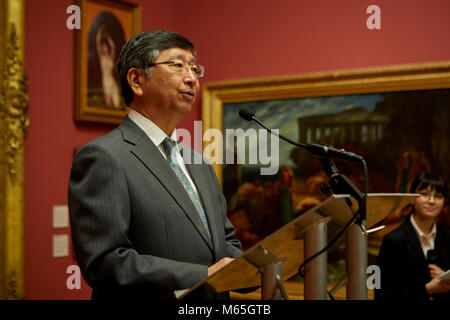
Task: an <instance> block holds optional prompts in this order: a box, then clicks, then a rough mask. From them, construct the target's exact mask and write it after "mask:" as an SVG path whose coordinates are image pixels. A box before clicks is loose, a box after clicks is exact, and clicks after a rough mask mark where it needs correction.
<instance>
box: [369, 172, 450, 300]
mask: <svg viewBox="0 0 450 320" xmlns="http://www.w3.org/2000/svg"><path fill="white" fill-rule="evenodd" d="M410 192H412V193H418V194H419V197H417V199H416V200H415V202H414V205H413V206H411V210H410V211H411V212H410V214H409V215H408V216H407V217H406V219H405V221H404V222H403V224H402V225H401V226H400V227H399V228H397V229H396V230H394V231H392V232H391V233H389V234H387V235H386V236H385V237H384V239H383V243H382V245H381V248H380V253H379V255H378V257H377V265H378V266H379V267H380V270H381V288H380V289H376V290H375V298H376V299H377V300H378V299H380V300H381V299H386V298H387V299H391V298H402V299H406V298H407V299H418V300H428V299H435V300H441V299H444V300H449V301H450V280H443V279H440V278H438V277H439V276H440V275H441V274H443V273H444V272H445V271H447V270H448V269H450V230H448V229H444V228H442V227H440V226H438V225H437V224H436V217H437V216H438V215H439V214H440V213H441V211H442V208H443V207H444V205H445V203H446V197H447V195H448V187H447V183H446V182H445V180H444V179H443V178H442V177H440V176H439V175H437V174H435V173H422V174H420V175H419V176H417V177H416V179H415V180H414V182H413V183H412V185H411V188H410Z"/></svg>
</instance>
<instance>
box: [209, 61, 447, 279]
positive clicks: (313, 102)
mask: <svg viewBox="0 0 450 320" xmlns="http://www.w3.org/2000/svg"><path fill="white" fill-rule="evenodd" d="M241 109H247V110H249V111H250V112H252V113H254V114H255V116H256V117H257V118H258V119H259V120H261V121H262V122H263V123H265V124H266V125H267V126H268V127H271V128H274V129H279V132H280V133H281V134H283V135H285V136H287V137H289V138H290V139H292V140H294V141H298V142H302V143H306V142H314V143H327V144H331V145H333V146H335V147H338V148H344V149H346V150H349V151H352V152H355V153H357V154H359V155H362V156H363V157H364V159H365V160H366V162H367V166H368V171H369V192H376V193H385V192H386V193H391V192H392V193H397V192H408V191H409V190H408V187H409V185H410V184H411V182H412V179H414V177H415V176H416V175H417V174H418V173H420V172H421V171H424V170H434V171H437V172H439V173H440V174H442V175H443V176H445V177H446V178H447V180H448V181H450V166H449V165H448V161H449V159H450V123H449V119H450V62H439V63H427V64H415V65H402V66H393V67H382V68H375V69H361V70H351V71H337V72H325V73H313V74H305V75H299V76H287V77H278V78H266V79H250V80H238V81H226V82H215V83H207V84H205V85H204V87H203V111H202V112H203V130H204V132H206V131H207V130H208V129H218V130H220V131H221V132H223V141H222V147H221V148H220V150H216V151H217V152H222V153H223V155H222V156H221V157H219V158H221V159H224V161H222V162H221V163H219V162H218V161H215V162H214V161H213V165H214V168H215V170H216V174H217V176H218V177H219V180H220V182H221V183H222V186H223V191H224V194H225V196H226V199H227V202H228V217H229V218H230V220H231V221H232V222H233V224H234V225H235V227H236V229H237V236H238V237H239V238H240V240H241V241H242V243H243V246H244V249H248V248H250V247H251V246H253V245H254V244H256V243H257V242H258V241H259V240H261V239H263V238H264V237H265V236H267V235H269V234H270V233H272V232H274V231H275V230H277V229H278V228H280V227H281V226H282V225H284V224H285V223H287V222H289V221H290V220H292V219H293V218H295V217H296V216H298V215H299V214H301V213H302V212H305V210H307V209H309V208H311V207H313V206H315V205H317V204H318V203H320V202H321V201H322V200H324V199H325V198H326V197H327V196H326V195H324V194H323V192H322V191H321V184H323V183H326V182H328V177H327V175H326V174H325V173H324V171H323V169H322V166H321V163H320V161H319V160H318V159H317V158H316V157H314V156H311V155H310V154H309V153H308V152H307V151H305V150H303V149H299V148H296V147H294V146H292V145H290V144H287V143H285V142H284V141H281V140H280V142H279V146H278V148H277V149H274V150H273V151H274V152H277V153H278V154H277V155H272V156H276V157H273V161H274V162H275V163H276V165H277V170H276V172H275V171H274V170H272V172H273V174H270V175H263V174H261V172H262V171H261V168H262V167H264V166H266V167H267V166H268V164H267V159H265V162H263V161H260V159H257V161H253V162H252V163H250V162H251V161H249V160H251V159H250V154H254V155H258V154H259V153H258V152H256V151H255V152H253V151H254V150H252V148H258V147H261V141H259V140H258V139H255V140H252V139H251V137H250V135H248V137H247V140H246V141H247V142H248V143H246V144H244V145H242V144H241V146H239V145H238V144H231V146H232V147H231V148H230V144H229V143H228V142H229V141H230V140H229V139H230V136H229V135H228V134H227V132H231V133H233V134H234V135H236V132H237V130H236V129H238V128H240V129H242V130H241V134H246V133H247V132H249V129H254V131H255V132H257V130H259V129H260V128H261V127H260V126H258V124H257V123H255V122H248V121H245V120H244V119H242V118H241V117H240V116H239V114H238V113H239V110H241ZM234 138H236V137H234ZM204 139H205V137H204ZM227 141H228V142H227ZM251 141H253V143H252V142H251ZM255 141H256V142H255ZM227 143H228V144H227ZM210 144H211V142H210V141H208V140H207V141H204V149H205V150H206V149H207V148H209V149H208V150H211V148H210ZM267 144H268V145H270V143H267ZM230 151H232V152H233V151H234V152H235V153H236V154H237V157H236V156H235V157H234V158H235V159H236V158H238V157H239V156H240V157H241V159H247V161H241V162H240V163H239V162H238V161H234V162H233V157H231V156H229V155H228V153H229V152H230ZM240 152H241V153H242V155H239V153H240ZM267 154H270V152H268V153H267ZM246 156H247V158H246ZM226 160H227V161H226ZM230 160H231V161H230ZM334 162H335V164H336V166H337V167H338V169H339V171H340V173H343V174H345V175H346V176H347V177H349V178H350V180H351V181H352V182H353V183H354V184H355V185H356V186H357V187H359V188H360V190H362V191H363V190H364V181H365V179H364V171H363V168H362V166H360V165H358V164H357V163H354V162H348V161H344V160H339V159H334ZM402 212H403V211H398V212H396V213H395V214H393V215H391V216H389V217H387V218H386V219H385V220H384V221H382V223H383V224H385V225H386V226H387V227H386V228H385V229H383V230H381V231H378V232H374V233H371V234H370V238H369V253H370V255H369V265H370V264H375V258H376V255H377V254H378V250H379V245H380V243H381V240H382V237H383V236H384V234H386V233H387V232H389V231H391V230H392V229H393V228H395V227H396V226H398V225H399V224H400V223H401V221H402V219H403V218H404V214H403V213H402ZM439 222H440V223H442V224H446V225H447V226H450V214H449V212H448V208H446V209H445V210H444V213H443V214H441V216H440V221H439ZM344 238H345V237H344ZM344 240H345V239H342V241H340V242H338V243H337V244H336V245H335V246H334V247H333V248H332V249H331V250H330V251H329V252H328V260H329V282H331V283H333V282H338V281H339V280H340V279H342V277H343V276H344V275H345V260H344V257H345V252H344V250H345V241H344Z"/></svg>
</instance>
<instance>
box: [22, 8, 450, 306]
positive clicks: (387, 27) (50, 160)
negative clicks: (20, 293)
mask: <svg viewBox="0 0 450 320" xmlns="http://www.w3.org/2000/svg"><path fill="white" fill-rule="evenodd" d="M135 2H136V3H140V4H141V5H142V25H143V28H142V29H143V30H150V29H171V30H174V31H177V32H180V33H182V34H183V35H185V36H187V37H188V38H189V39H190V40H192V41H193V42H194V44H195V45H196V48H197V52H198V58H199V62H200V63H201V64H203V65H205V66H206V76H205V78H204V80H203V82H207V81H215V80H228V79H240V78H253V77H267V76H273V75H285V74H299V73H304V72H313V71H327V70H339V69H351V68H361V67H370V66H385V65H392V64H403V63H413V62H428V61H440V60H450V42H449V41H448V39H449V35H450V20H449V19H448V17H447V16H448V12H450V2H449V1H448V0H432V1H430V0H416V1H413V0H396V1H365V0H346V1H334V0H315V1H309V0H278V1H275V0H245V1H242V0H239V1H238V0H227V1H210V0H196V1H189V2H186V1H178V0H171V1H167V0H166V1H165V0H154V1H143V0H142V1H135ZM70 4H72V1H50V0H45V1H44V0H40V1H37V0H28V1H26V67H27V73H28V76H29V81H28V84H29V92H30V95H29V98H30V109H29V116H30V126H29V130H28V131H29V133H28V137H27V144H26V181H25V192H26V212H25V219H26V221H25V228H26V229H25V237H26V238H25V246H26V250H25V261H26V270H25V280H26V287H25V290H26V292H25V293H26V298H27V299H86V298H89V296H90V289H89V288H88V286H87V284H86V283H84V282H83V283H82V289H81V290H68V289H67V288H66V279H67V276H68V275H67V274H66V268H67V266H69V265H71V264H74V263H75V262H74V260H73V258H71V257H70V258H52V252H51V251H52V236H53V234H60V233H64V234H69V233H70V232H69V230H68V229H53V228H52V206H53V205H61V204H66V203H67V185H68V178H69V172H70V167H71V159H72V156H73V151H74V149H75V147H77V146H80V145H83V144H85V143H87V142H88V141H90V140H92V139H94V138H96V137H97V136H99V135H103V134H104V133H106V132H108V131H110V130H112V129H113V128H114V126H110V125H98V124H77V123H75V122H74V121H73V115H72V114H73V113H72V110H73V70H74V67H73V35H74V31H70V30H68V29H67V28H66V24H65V21H66V19H67V17H68V15H67V14H66V8H67V6H69V5H70ZM371 4H377V5H378V6H379V7H380V8H381V30H368V29H367V27H366V19H367V17H368V14H366V13H365V11H366V8H367V7H368V6H369V5H371ZM200 104H201V101H200V100H199V101H198V102H197V104H196V105H195V108H194V110H193V111H192V113H191V114H190V115H189V116H187V117H186V118H185V119H183V121H182V122H181V124H180V127H184V128H188V129H189V130H191V131H192V129H193V120H200V118H201V108H200Z"/></svg>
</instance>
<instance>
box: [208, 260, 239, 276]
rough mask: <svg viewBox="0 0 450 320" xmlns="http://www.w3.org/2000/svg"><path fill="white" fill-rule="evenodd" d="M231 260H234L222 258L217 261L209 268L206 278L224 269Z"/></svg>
mask: <svg viewBox="0 0 450 320" xmlns="http://www.w3.org/2000/svg"><path fill="white" fill-rule="evenodd" d="M233 260H234V259H233V258H222V259H220V260H219V261H217V262H216V263H214V264H213V265H212V266H210V267H209V268H208V277H209V276H210V275H212V274H213V273H215V272H216V271H218V270H220V269H222V268H223V267H225V266H226V265H227V264H229V263H230V262H231V261H233Z"/></svg>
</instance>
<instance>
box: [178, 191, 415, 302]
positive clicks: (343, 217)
mask: <svg viewBox="0 0 450 320" xmlns="http://www.w3.org/2000/svg"><path fill="white" fill-rule="evenodd" d="M417 196H418V195H417V194H370V193H369V194H368V195H367V220H366V225H367V227H368V228H370V227H371V226H373V225H374V224H376V223H378V222H379V221H381V220H382V219H384V218H385V217H386V216H388V215H390V214H391V213H393V212H395V211H397V210H399V209H401V208H403V207H404V206H405V205H407V204H408V203H411V202H413V201H414V200H415V198H416V197H417ZM350 204H351V205H352V206H354V207H356V206H357V203H355V202H354V201H353V199H352V198H350V196H349V195H332V196H330V197H329V198H327V199H326V200H325V201H323V202H322V203H320V204H319V205H317V206H315V207H314V208H312V209H310V210H308V211H307V212H305V213H303V214H301V215H300V216H298V217H296V218H295V219H294V220H292V221H291V222H289V223H287V224H286V225H284V226H283V227H281V228H280V229H278V230H277V231H275V232H274V233H272V234H271V235H269V236H267V237H266V238H264V239H263V240H261V241H260V242H258V243H257V244H256V245H254V246H253V247H251V248H250V249H248V250H247V251H246V252H245V253H243V254H242V255H241V256H240V257H238V258H236V259H235V260H233V261H232V262H231V263H229V264H228V265H226V266H225V267H224V268H222V269H220V270H218V271H217V272H215V273H214V274H212V275H211V276H209V277H208V278H207V279H205V280H204V281H201V282H199V283H197V284H196V285H195V286H193V287H192V288H189V289H185V290H178V291H176V292H175V296H176V297H177V298H178V299H182V298H184V297H186V296H188V295H189V293H190V292H192V291H194V290H196V289H199V288H200V287H202V289H203V290H212V291H215V292H224V291H232V290H239V289H245V288H252V287H260V286H261V287H262V290H261V299H263V300H275V299H281V298H284V299H288V296H287V294H286V291H285V289H284V287H283V281H284V280H287V279H289V278H291V277H292V276H294V275H295V274H297V273H298V269H299V267H300V266H301V264H302V263H303V262H304V261H305V259H307V258H308V257H311V256H312V255H314V254H315V253H316V252H318V251H319V250H321V249H323V248H325V247H326V245H327V238H331V236H333V235H335V234H337V232H338V231H339V229H342V228H343V227H344V226H345V225H346V224H347V223H348V222H349V221H350V220H351V219H352V218H353V217H354V214H355V213H354V212H356V211H357V208H355V209H353V208H351V207H350ZM329 223H332V224H330V228H328V227H327V226H328V224H329ZM353 227H355V228H356V237H355V236H353V237H351V238H350V239H352V241H351V242H349V241H347V251H350V252H352V254H351V255H350V256H349V255H347V264H350V265H351V266H353V267H354V269H358V270H360V271H361V270H362V272H359V273H358V272H356V276H353V277H352V276H351V275H348V277H349V284H351V283H350V282H352V281H353V280H352V279H355V281H353V282H356V286H355V287H359V288H356V289H354V291H355V292H356V294H353V296H356V298H359V299H364V295H363V294H362V295H361V294H359V293H358V290H361V287H362V284H364V287H365V285H366V282H365V281H366V280H365V279H366V273H365V272H366V269H367V238H366V235H364V234H363V232H362V231H361V229H360V227H359V226H357V225H354V226H353ZM358 229H359V231H358ZM353 233H354V232H353ZM349 246H352V247H353V248H350V250H349ZM324 253H325V254H321V255H319V256H318V257H316V258H315V259H313V260H312V261H311V262H309V263H308V264H306V266H305V299H307V300H325V299H326V293H327V291H326V286H327V257H326V252H324ZM349 260H351V261H349ZM364 263H365V265H364ZM347 270H349V269H347ZM361 278H363V279H361ZM363 289H364V288H363ZM366 292H367V290H366ZM350 295H352V292H350ZM365 299H367V297H365Z"/></svg>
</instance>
